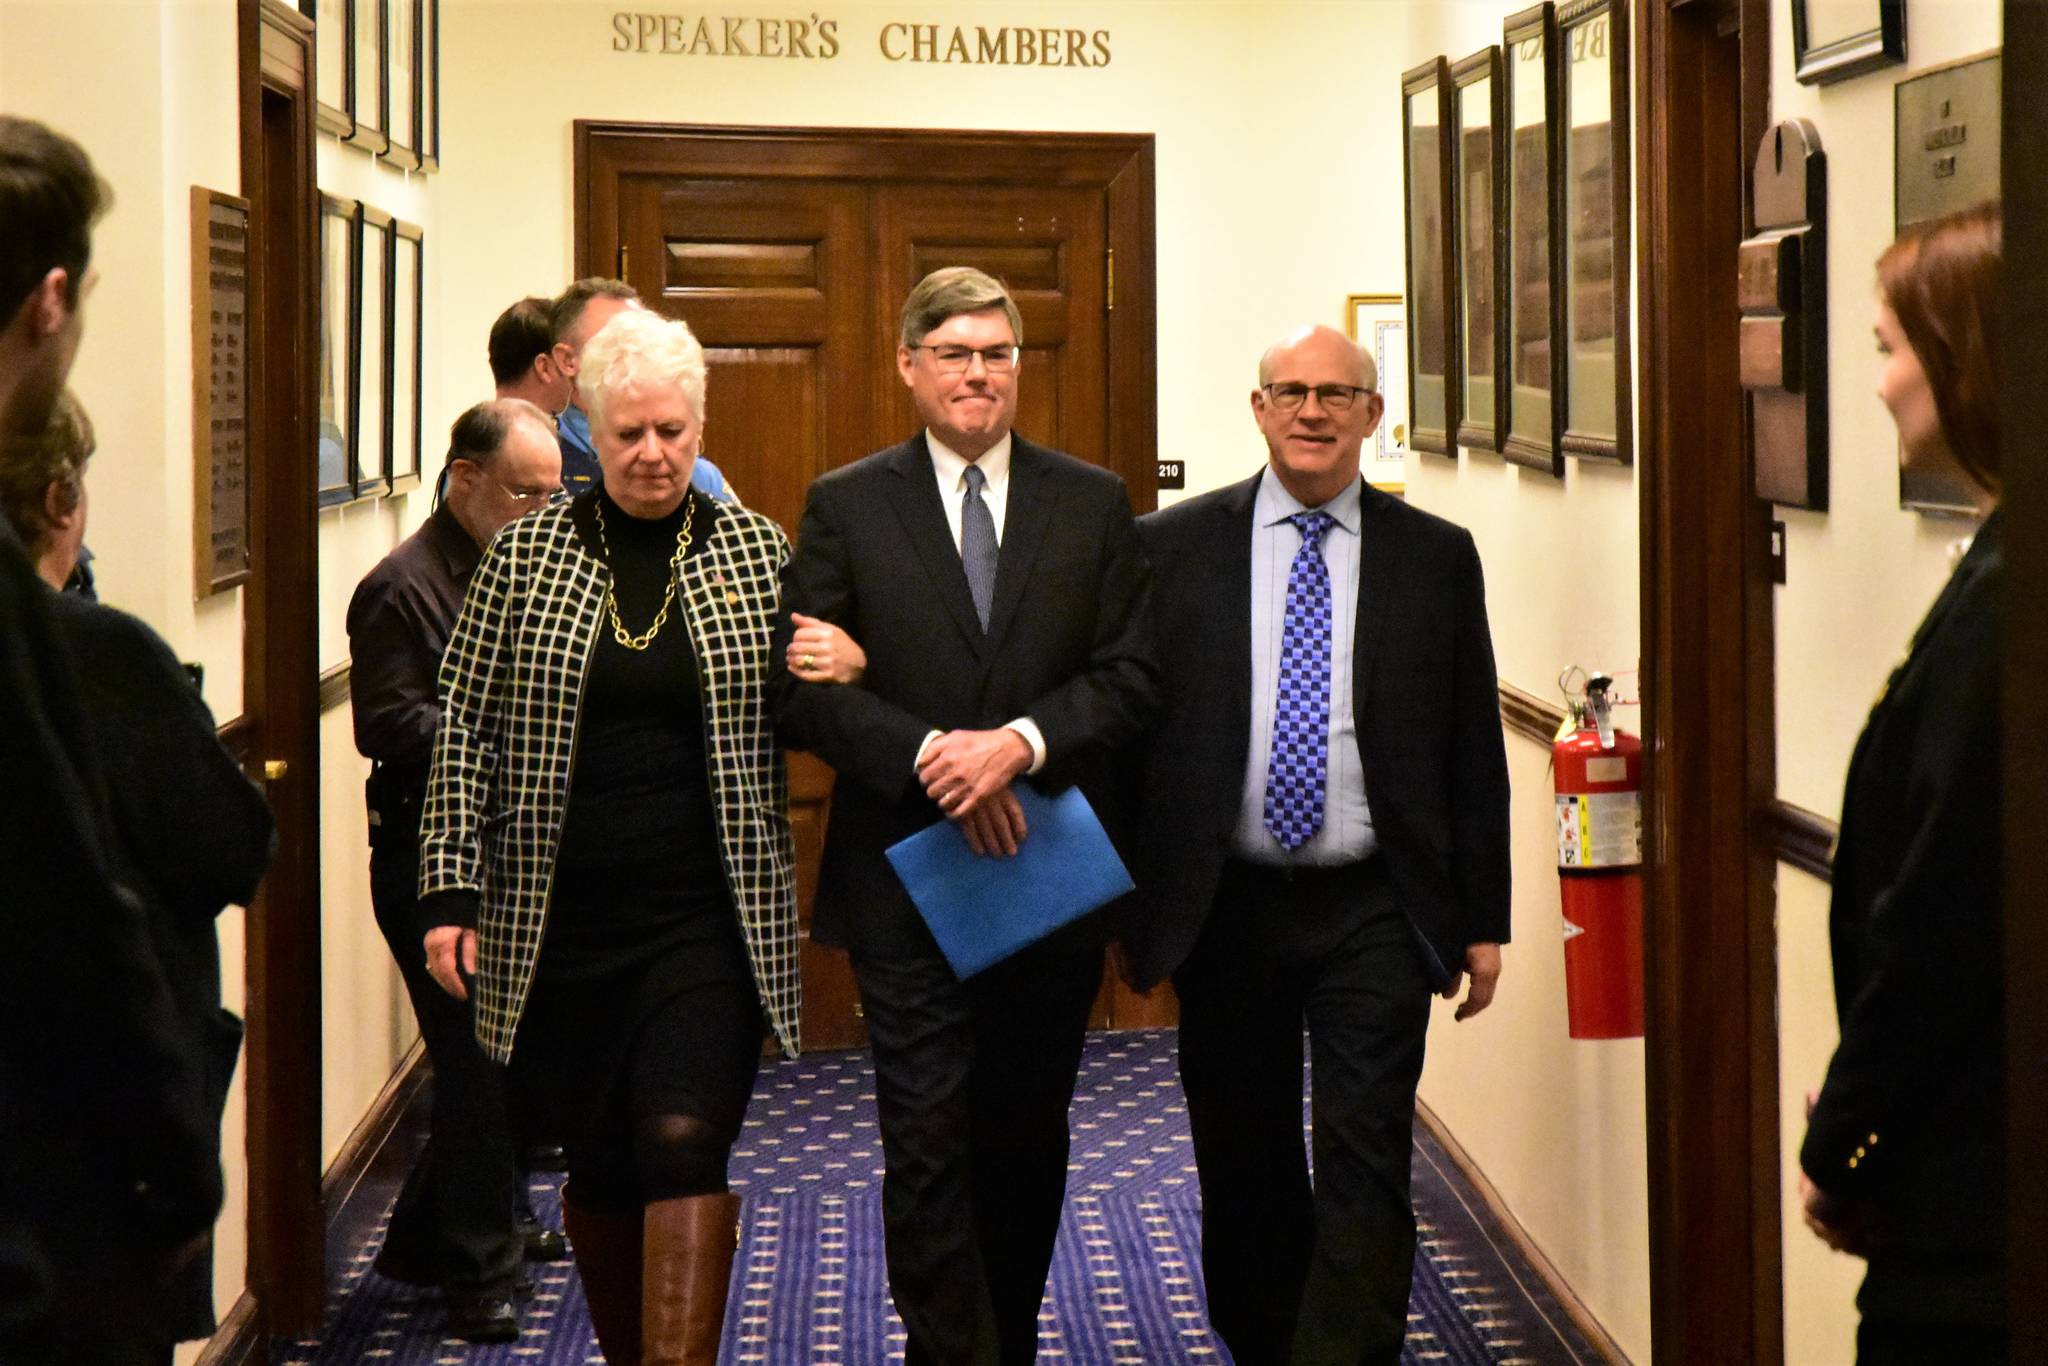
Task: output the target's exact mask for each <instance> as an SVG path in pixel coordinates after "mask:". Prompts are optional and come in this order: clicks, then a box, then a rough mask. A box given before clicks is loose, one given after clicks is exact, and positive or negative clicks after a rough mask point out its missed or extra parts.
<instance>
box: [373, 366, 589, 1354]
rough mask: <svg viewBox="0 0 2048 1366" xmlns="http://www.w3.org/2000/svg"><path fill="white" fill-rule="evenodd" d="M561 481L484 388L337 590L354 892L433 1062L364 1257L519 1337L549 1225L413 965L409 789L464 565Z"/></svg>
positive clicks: (517, 419) (473, 1318) (437, 713)
mask: <svg viewBox="0 0 2048 1366" xmlns="http://www.w3.org/2000/svg"><path fill="white" fill-rule="evenodd" d="M561 484H562V456H561V450H560V448H559V447H558V446H557V445H556V442H555V429H554V424H553V423H552V422H551V421H550V420H549V418H548V415H547V414H546V413H545V412H543V411H541V409H539V408H537V407H535V406H534V405H533V404H531V403H528V402H526V401H525V400H524V399H504V398H500V399H492V400H491V401H489V402H486V403H479V404H478V405H476V406H475V407H474V408H471V409H470V410H469V411H468V412H466V413H464V414H463V415H462V416H461V417H459V418H457V419H456V420H455V426H454V427H453V429H452V430H451V431H450V433H449V451H448V482H447V493H446V497H445V499H444V501H443V502H442V503H441V505H440V506H439V507H437V508H436V509H435V510H434V512H433V515H431V516H430V517H428V518H427V521H426V523H425V525H423V526H421V527H420V529H419V530H418V531H416V532H414V533H413V534H412V535H411V536H409V537H407V538H406V539H405V540H404V541H402V542H401V543H400V544H399V545H398V547H397V549H395V550H393V551H392V552H391V553H390V554H389V555H387V556H385V557H384V559H383V560H382V561H381V562H379V563H378V565H377V567H376V568H375V569H372V570H371V571H370V572H369V574H368V575H367V576H365V577H364V579H363V581H362V583H361V584H360V585H358V586H357V588H356V592H355V597H354V598H353V599H352V600H351V601H350V603H349V609H348V636H349V653H350V657H351V670H350V687H349V696H350V703H351V705H352V707H353V708H354V712H355V730H356V748H357V749H359V750H361V751H362V753H363V754H364V755H365V756H366V757H367V758H369V759H371V760H372V761H373V764H374V767H373V768H372V770H371V774H370V781H369V784H368V788H367V795H368V800H369V808H370V897H371V901H372V903H373V904H374V906H375V908H376V914H377V927H378V928H379V929H380V930H382V931H383V933H384V938H385V940H386V942H388V943H389V944H390V945H391V952H392V956H393V957H394V958H396V959H397V961H398V969H399V972H400V973H401V974H403V976H404V978H405V987H406V991H407V993H408V994H409V995H410V996H411V997H412V1005H413V1012H414V1014H415V1015H417V1016H418V1018H419V1024H420V1034H421V1036H422V1037H423V1038H424V1039H425V1041H426V1046H427V1056H428V1057H429V1058H431V1059H432V1060H433V1064H434V1104H433V1137H432V1141H431V1142H430V1144H429V1145H428V1148H427V1150H426V1152H425V1153H423V1154H422V1155H421V1158H420V1160H419V1162H418V1163H417V1164H416V1165H415V1167H414V1169H413V1171H412V1173H411V1175H410V1176H408V1177H407V1179H406V1183H405V1189H404V1190H403V1191H402V1192H401V1193H400V1195H399V1200H398V1206H397V1208H396V1209H395V1210H394V1211H393V1212H392V1216H391V1231H390V1233H389V1234H388V1235H387V1236H386V1238H385V1242H384V1251H383V1253H382V1254H381V1255H380V1256H379V1258H378V1260H377V1270H378V1271H379V1272H381V1273H383V1274H385V1275H388V1276H392V1277H394V1278H395V1279H399V1280H404V1281H410V1282H414V1283H426V1284H437V1285H440V1286H441V1287H442V1288H443V1290H444V1291H445V1292H446V1295H447V1299H448V1332H449V1333H450V1334H451V1335H452V1336H455V1337H461V1338H467V1339H469V1340H470V1341H472V1342H510V1341H513V1340H515V1339H516V1338H517V1337H518V1336H519V1315H518V1309H517V1306H516V1305H515V1303H514V1294H513V1291H514V1287H515V1284H516V1280H517V1272H518V1268H519V1263H520V1260H521V1258H522V1257H525V1258H527V1259H529V1260H557V1259H559V1258H561V1257H562V1256H563V1255H565V1249H564V1246H563V1243H562V1237H561V1235H560V1234H558V1233H555V1232H553V1231H551V1230H544V1229H541V1228H540V1227H539V1226H538V1225H537V1224H535V1223H533V1221H532V1216H531V1214H530V1213H529V1212H527V1211H526V1209H525V1201H524V1195H525V1186H524V1182H523V1180H522V1179H521V1177H520V1175H519V1173H518V1171H517V1170H516V1168H515V1166H514V1162H513V1156H512V1153H513V1145H512V1137H511V1133H510V1130H509V1124H508V1121H507V1117H506V1108H505V1096H504V1082H503V1078H502V1075H501V1073H500V1070H499V1069H498V1068H497V1067H495V1066H494V1065H493V1064H491V1063H490V1062H489V1060H487V1059H486V1058H485V1057H484V1055H483V1051H482V1050H481V1049H480V1048H479V1047H478V1046H477V1042H476V1035H475V1025H474V1022H473V1020H472V1019H471V1015H470V1006H469V1004H468V1003H467V1002H464V1001H457V1000H455V999H454V998H453V997H451V996H449V995H448V994H447V993H446V992H444V991H442V990H441V989H440V988H439V987H438V986H436V985H435V984H434V981H433V979H432V978H431V977H429V976H428V975H427V970H426V954H425V951H424V950H423V948H422V947H421V931H420V926H419V922H418V916H417V914H416V903H415V895H414V889H415V887H416V885H417V883H418V869H419V820H420V801H421V799H422V797H423V796H424V795H425V791H426V783H427V765H428V761H429V758H430V756H431V754H432V752H433V745H434V731H435V729H436V728H437V727H438V725H439V724H440V720H441V703H440V692H439V686H438V675H439V673H440V668H441V654H442V651H443V650H444V649H445V648H446V647H447V644H448V635H449V632H450V631H451V630H452V629H453V628H454V625H455V618H456V615H457V613H459V612H460V611H461V610H462V599H463V596H464V594H465V593H466V592H467V591H468V588H469V579H470V575H471V574H472V573H474V572H475V570H476V566H477V561H478V560H479V559H481V558H482V555H483V550H484V547H485V546H487V545H489V544H490V541H491V538H492V537H493V536H495V535H497V533H498V531H499V529H500V528H501V527H503V526H504V525H505V524H506V523H508V522H511V521H512V520H514V519H515V518H517V517H520V516H522V515H524V514H525V513H527V512H531V511H532V510H533V509H535V508H537V507H540V506H541V505H542V504H544V503H546V502H547V501H548V499H549V498H551V497H552V496H554V494H555V493H556V492H557V491H559V490H560V488H561Z"/></svg>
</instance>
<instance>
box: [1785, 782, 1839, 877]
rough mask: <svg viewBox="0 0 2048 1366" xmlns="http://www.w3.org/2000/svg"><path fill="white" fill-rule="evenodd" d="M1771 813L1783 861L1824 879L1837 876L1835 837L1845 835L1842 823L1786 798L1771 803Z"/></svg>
mask: <svg viewBox="0 0 2048 1366" xmlns="http://www.w3.org/2000/svg"><path fill="white" fill-rule="evenodd" d="M1769 817H1770V828H1771V842H1772V845H1773V847H1774V848H1775V849H1776V851H1777V855H1778V858H1779V860H1780V861H1781V862H1784V863H1789V864H1791V865H1792V866H1793V867H1794V868H1801V869H1804V870H1805V871H1807V872H1809V873H1811V874H1813V875H1814V876H1815V877H1817V878H1819V879H1820V880H1821V881H1822V882H1833V881H1834V880H1835V841H1836V840H1837V839H1838V838H1840V837H1841V834H1842V827H1841V826H1839V825H1837V824H1835V823H1834V822H1833V821H1831V820H1829V819H1828V818H1827V817H1826V816H1822V815H1819V814H1817V813H1815V812H1812V811H1808V810H1807V809H1806V808H1805V807H1803V806H1795V805H1793V804H1792V803H1791V802H1788V801H1785V800H1783V799H1782V798H1781V799H1779V800H1778V801H1775V802H1772V803H1771V806H1770V813H1769Z"/></svg>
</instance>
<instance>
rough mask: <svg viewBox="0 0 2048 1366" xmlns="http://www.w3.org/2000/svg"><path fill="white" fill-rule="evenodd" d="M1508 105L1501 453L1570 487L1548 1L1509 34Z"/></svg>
mask: <svg viewBox="0 0 2048 1366" xmlns="http://www.w3.org/2000/svg"><path fill="white" fill-rule="evenodd" d="M1501 37H1502V47H1503V49H1504V51H1503V61H1502V71H1501V79H1502V81H1503V82H1504V83H1505V85H1506V87H1507V94H1506V98H1505V99H1503V100H1502V101H1501V103H1502V105H1503V107H1504V110H1505V117H1504V119H1503V126H1504V127H1505V129H1506V134H1507V136H1506V143H1507V148H1506V151H1505V153H1504V155H1505V157H1506V160H1507V172H1506V174H1505V175H1504V176H1502V178H1501V179H1502V192H1503V194H1504V196H1505V198H1506V201H1507V202H1506V203H1505V205H1504V206H1503V207H1502V210H1501V216H1502V217H1503V218H1505V219H1506V220H1507V256H1506V259H1507V265H1506V267H1505V280H1504V283H1503V285H1502V287H1501V298H1502V300H1503V302H1504V303H1505V304H1506V306H1507V321H1506V323H1504V324H1503V325H1502V327H1501V332H1502V334H1503V335H1504V336H1505V337H1506V339H1507V344H1508V347H1507V364H1506V366H1505V370H1506V374H1507V381H1508V384H1507V419H1506V422H1505V423H1504V424H1503V425H1505V426H1506V428H1507V439H1506V440H1505V441H1503V442H1502V443H1501V453H1502V454H1503V455H1505V456H1506V457H1507V458H1508V459H1509V460H1512V461H1513V462H1514V463H1515V464H1517V465H1522V466H1525V467H1526V468H1529V469H1533V470H1542V471H1544V472H1545V473H1547V474H1549V475H1551V476H1552V477H1553V478H1560V479H1561V478H1563V477H1564V451H1563V450H1562V449H1561V448H1560V446H1559V443H1558V435H1559V433H1558V429H1557V419H1558V416H1559V411H1558V407H1557V405H1556V404H1555V403H1553V402H1551V396H1552V395H1553V394H1555V393H1556V392H1557V388H1558V379H1557V370H1558V365H1559V362H1560V360H1561V359H1562V356H1561V353H1560V352H1559V350H1558V348H1557V346H1556V345H1555V338H1556V336H1557V334H1558V331H1559V328H1558V318H1557V313H1558V304H1559V302H1560V301H1561V300H1562V299H1563V297H1564V295H1563V293H1562V291H1560V290H1559V289H1558V288H1557V281H1558V280H1559V278H1560V277H1561V276H1562V275H1563V273H1564V272H1563V269H1562V263H1561V262H1560V261H1559V259H1558V247H1559V244H1560V242H1561V241H1562V240H1563V237H1562V234H1561V233H1559V231H1558V219H1559V216H1560V215H1561V213H1562V211H1563V202H1562V201H1563V189H1564V182H1563V181H1562V179H1560V177H1559V174H1558V172H1559V168H1560V167H1561V166H1562V164H1563V159H1562V158H1561V157H1560V156H1559V155H1558V150H1557V149H1558V137H1557V134H1558V131H1559V129H1561V128H1562V127H1563V126H1564V125H1563V120H1562V119H1560V118H1559V117H1558V95H1559V93H1560V92H1559V82H1558V60H1557V54H1558V46H1557V7H1556V6H1555V5H1553V4H1551V3H1549V0H1544V3H1543V4H1540V5H1537V6H1535V7H1534V8H1533V9H1526V10H1523V11H1522V12H1521V13H1520V14H1517V15H1514V16H1513V17H1511V18H1510V19H1509V20H1508V21H1507V24H1506V25H1505V27H1504V28H1503V29H1502V33H1501Z"/></svg>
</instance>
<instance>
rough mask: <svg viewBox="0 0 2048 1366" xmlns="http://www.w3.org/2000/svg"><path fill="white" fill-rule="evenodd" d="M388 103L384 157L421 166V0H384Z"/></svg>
mask: <svg viewBox="0 0 2048 1366" xmlns="http://www.w3.org/2000/svg"><path fill="white" fill-rule="evenodd" d="M384 17H385V33H386V36H387V39H388V41H387V43H386V47H385V54H384V55H385V72H384V77H385V92H386V93H385V102H386V106H387V107H388V108H389V109H390V111H391V114H390V119H389V121H388V123H387V125H386V127H385V130H384V131H385V133H386V134H387V135H388V137H387V142H386V145H385V148H384V153H383V155H384V159H385V160H386V161H388V162H390V163H391V164H392V165H394V166H397V167H399V168H400V169H402V170H407V171H416V170H418V169H419V167H420V101H419V91H420V23H419V18H420V0H384Z"/></svg>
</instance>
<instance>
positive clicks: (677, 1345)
mask: <svg viewBox="0 0 2048 1366" xmlns="http://www.w3.org/2000/svg"><path fill="white" fill-rule="evenodd" d="M739 1218H740V1198H739V1197H738V1196H737V1195H730V1194H728V1195H686V1196H683V1197H681V1198H680V1199H675V1200H657V1201H655V1202H654V1203H653V1204H650V1205H649V1206H648V1207H647V1210H646V1227H647V1234H646V1243H645V1244H644V1250H643V1251H642V1254H641V1259H642V1262H643V1264H644V1265H645V1267H646V1273H645V1275H646V1279H645V1280H644V1281H643V1282H642V1285H641V1304H642V1308H641V1319H640V1340H641V1343H642V1345H643V1347H644V1352H643V1355H642V1356H641V1361H642V1363H643V1364H644V1366H717V1361H718V1336H719V1332H720V1330H721V1329H723V1328H724V1326H725V1293H726V1290H727V1288H728V1287H729V1286H730V1285H731V1283H732V1258H733V1253H734V1252H735V1251H736V1250H737V1249H738V1247H739Z"/></svg>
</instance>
